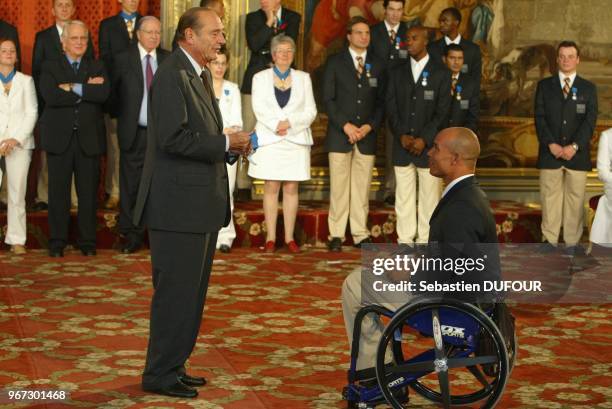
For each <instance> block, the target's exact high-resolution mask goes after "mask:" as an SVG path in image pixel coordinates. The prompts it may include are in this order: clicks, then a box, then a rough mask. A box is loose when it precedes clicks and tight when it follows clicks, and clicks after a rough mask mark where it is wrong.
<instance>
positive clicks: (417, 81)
mask: <svg viewBox="0 0 612 409" xmlns="http://www.w3.org/2000/svg"><path fill="white" fill-rule="evenodd" d="M427 36H428V33H427V30H426V29H425V28H424V27H420V26H415V27H411V28H410V30H408V33H407V35H406V42H407V46H408V54H409V55H410V63H406V64H403V65H401V66H398V67H396V68H394V69H393V70H391V71H390V73H389V84H388V88H387V104H386V107H387V113H388V117H389V125H390V128H391V131H392V132H393V135H394V146H393V165H394V170H395V179H396V185H397V186H396V191H395V211H396V213H397V234H398V243H401V244H407V245H413V244H414V243H415V242H417V243H426V242H427V240H428V235H429V218H430V216H431V213H432V211H433V209H434V208H435V207H436V204H437V203H438V200H439V198H440V193H441V190H442V186H441V183H440V180H439V179H438V178H435V177H433V176H431V175H430V174H429V169H428V161H427V151H428V149H429V148H431V145H432V143H433V139H434V137H435V135H436V134H437V133H438V131H439V130H440V129H442V128H443V127H444V126H445V125H446V122H447V116H448V112H449V106H450V88H451V87H450V75H449V74H448V70H447V69H446V67H444V66H443V65H441V64H439V63H438V62H437V61H435V60H433V59H432V58H430V56H429V54H428V53H427ZM417 185H418V191H417ZM417 192H418V196H417ZM417 198H418V200H417ZM417 202H418V212H417V205H416V204H417ZM417 214H418V219H417Z"/></svg>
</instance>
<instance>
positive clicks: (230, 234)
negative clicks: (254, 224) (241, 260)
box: [217, 161, 238, 248]
mask: <svg viewBox="0 0 612 409" xmlns="http://www.w3.org/2000/svg"><path fill="white" fill-rule="evenodd" d="M226 166H227V180H228V182H229V196H230V212H231V217H230V222H229V224H228V225H227V226H226V227H224V228H222V229H221V230H219V235H218V236H217V248H219V247H221V245H222V244H225V245H226V246H229V247H232V242H233V241H234V239H235V238H236V228H235V227H234V187H235V186H236V171H237V170H238V161H236V163H234V164H233V165H229V164H226Z"/></svg>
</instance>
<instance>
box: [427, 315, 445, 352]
mask: <svg viewBox="0 0 612 409" xmlns="http://www.w3.org/2000/svg"><path fill="white" fill-rule="evenodd" d="M431 322H432V330H433V338H434V347H435V351H436V360H443V359H446V352H445V351H444V340H443V339H442V330H441V327H440V325H441V324H440V314H439V313H438V309H437V308H434V309H432V310H431Z"/></svg>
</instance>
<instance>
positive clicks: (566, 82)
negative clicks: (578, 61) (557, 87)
mask: <svg viewBox="0 0 612 409" xmlns="http://www.w3.org/2000/svg"><path fill="white" fill-rule="evenodd" d="M570 81H571V79H570V77H565V79H564V80H563V82H564V84H563V98H567V96H568V95H569V92H570Z"/></svg>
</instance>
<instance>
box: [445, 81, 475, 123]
mask: <svg viewBox="0 0 612 409" xmlns="http://www.w3.org/2000/svg"><path fill="white" fill-rule="evenodd" d="M451 82H452V77H451ZM459 87H461V89H460V90H461V92H457V91H458V90H459ZM479 116H480V90H479V89H478V84H477V83H476V80H474V79H473V78H472V77H470V76H469V75H465V74H459V80H458V81H457V87H456V89H455V95H453V96H452V98H451V104H450V114H449V116H448V126H449V127H453V126H462V127H465V128H470V129H471V130H472V131H474V132H476V131H477V130H478V118H479Z"/></svg>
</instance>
